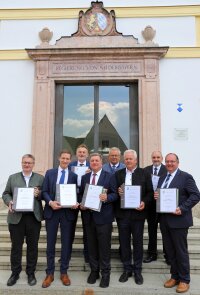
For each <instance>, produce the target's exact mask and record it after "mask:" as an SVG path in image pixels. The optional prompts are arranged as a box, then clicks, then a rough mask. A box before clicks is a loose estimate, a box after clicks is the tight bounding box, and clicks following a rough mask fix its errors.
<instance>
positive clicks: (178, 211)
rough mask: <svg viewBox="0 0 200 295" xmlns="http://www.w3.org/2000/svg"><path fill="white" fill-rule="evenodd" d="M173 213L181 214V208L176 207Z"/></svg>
mask: <svg viewBox="0 0 200 295" xmlns="http://www.w3.org/2000/svg"><path fill="white" fill-rule="evenodd" d="M174 214H175V215H182V212H181V209H180V208H179V207H177V208H176V211H175V212H174Z"/></svg>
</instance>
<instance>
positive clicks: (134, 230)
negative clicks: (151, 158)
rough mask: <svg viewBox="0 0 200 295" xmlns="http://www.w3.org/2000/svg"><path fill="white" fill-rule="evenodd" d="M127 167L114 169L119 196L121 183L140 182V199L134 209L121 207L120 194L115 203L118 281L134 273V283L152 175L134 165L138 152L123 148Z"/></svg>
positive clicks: (139, 275) (138, 270) (139, 265)
mask: <svg viewBox="0 0 200 295" xmlns="http://www.w3.org/2000/svg"><path fill="white" fill-rule="evenodd" d="M124 163H125V165H126V168H124V169H121V170H118V171H117V172H116V173H115V177H116V181H117V187H118V192H119V196H120V198H121V197H122V196H123V188H122V187H121V186H122V185H124V184H125V185H137V186H141V203H140V205H139V207H138V208H136V209H122V208H121V206H120V198H119V200H118V201H117V204H116V212H115V215H116V217H117V218H118V220H119V239H120V247H121V260H122V262H123V266H124V272H123V273H122V275H121V276H120V278H119V281H120V282H122V283H124V282H126V281H127V280H128V278H129V277H131V276H132V273H134V279H135V283H136V284H138V285H141V284H143V277H142V259H143V230H144V221H145V218H146V214H147V212H146V206H147V204H148V202H149V201H150V200H151V198H152V197H153V189H152V183H151V176H150V175H149V173H147V172H146V171H145V170H144V169H142V168H138V167H137V153H136V151H134V150H126V151H125V152H124ZM131 236H132V239H133V261H134V265H132V253H131V252H132V251H131Z"/></svg>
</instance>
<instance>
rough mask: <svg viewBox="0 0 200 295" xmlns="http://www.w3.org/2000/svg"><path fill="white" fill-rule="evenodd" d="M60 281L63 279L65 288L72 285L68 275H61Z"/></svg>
mask: <svg viewBox="0 0 200 295" xmlns="http://www.w3.org/2000/svg"><path fill="white" fill-rule="evenodd" d="M60 279H61V281H62V283H63V285H65V286H69V285H71V281H70V278H69V277H68V275H67V274H61V276H60Z"/></svg>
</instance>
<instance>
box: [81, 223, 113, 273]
mask: <svg viewBox="0 0 200 295" xmlns="http://www.w3.org/2000/svg"><path fill="white" fill-rule="evenodd" d="M85 229H86V233H87V239H88V251H89V263H90V268H91V271H95V272H99V271H100V270H101V275H102V276H105V275H109V274H110V269H111V266H110V258H111V234H112V223H109V224H95V223H94V221H93V220H91V222H90V223H86V224H85Z"/></svg>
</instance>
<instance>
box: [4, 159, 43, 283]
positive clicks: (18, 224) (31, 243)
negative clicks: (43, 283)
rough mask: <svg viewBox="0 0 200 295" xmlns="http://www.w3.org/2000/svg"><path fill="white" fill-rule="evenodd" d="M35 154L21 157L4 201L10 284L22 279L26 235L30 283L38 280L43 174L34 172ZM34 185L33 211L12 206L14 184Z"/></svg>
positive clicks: (18, 185) (7, 187)
mask: <svg viewBox="0 0 200 295" xmlns="http://www.w3.org/2000/svg"><path fill="white" fill-rule="evenodd" d="M34 164H35V157H34V156H33V155H31V154H26V155H24V156H23V157H22V172H18V173H15V174H13V175H10V176H9V179H8V182H7V185H6V188H5V191H4V192H3V196H2V198H3V201H4V203H5V204H6V205H7V206H8V208H9V211H8V218H7V221H8V228H9V232H10V239H11V244H12V246H11V257H10V261H11V270H12V274H11V276H10V278H9V279H8V282H7V285H8V286H13V285H14V284H15V283H16V282H17V280H18V279H19V274H20V272H21V270H22V265H21V262H22V247H23V243H24V238H26V244H27V250H26V257H27V259H26V263H27V264H26V274H27V276H28V284H29V285H30V286H33V285H35V284H36V283H37V281H36V278H35V270H36V264H37V259H38V240H39V237H40V229H41V221H42V219H43V209H42V202H41V198H40V195H41V187H42V183H43V180H44V177H43V176H42V175H40V174H38V173H35V172H33V167H34ZM25 187H34V207H33V212H32V211H31V212H28V211H26V212H19V211H14V210H13V195H14V189H15V188H25Z"/></svg>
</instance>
